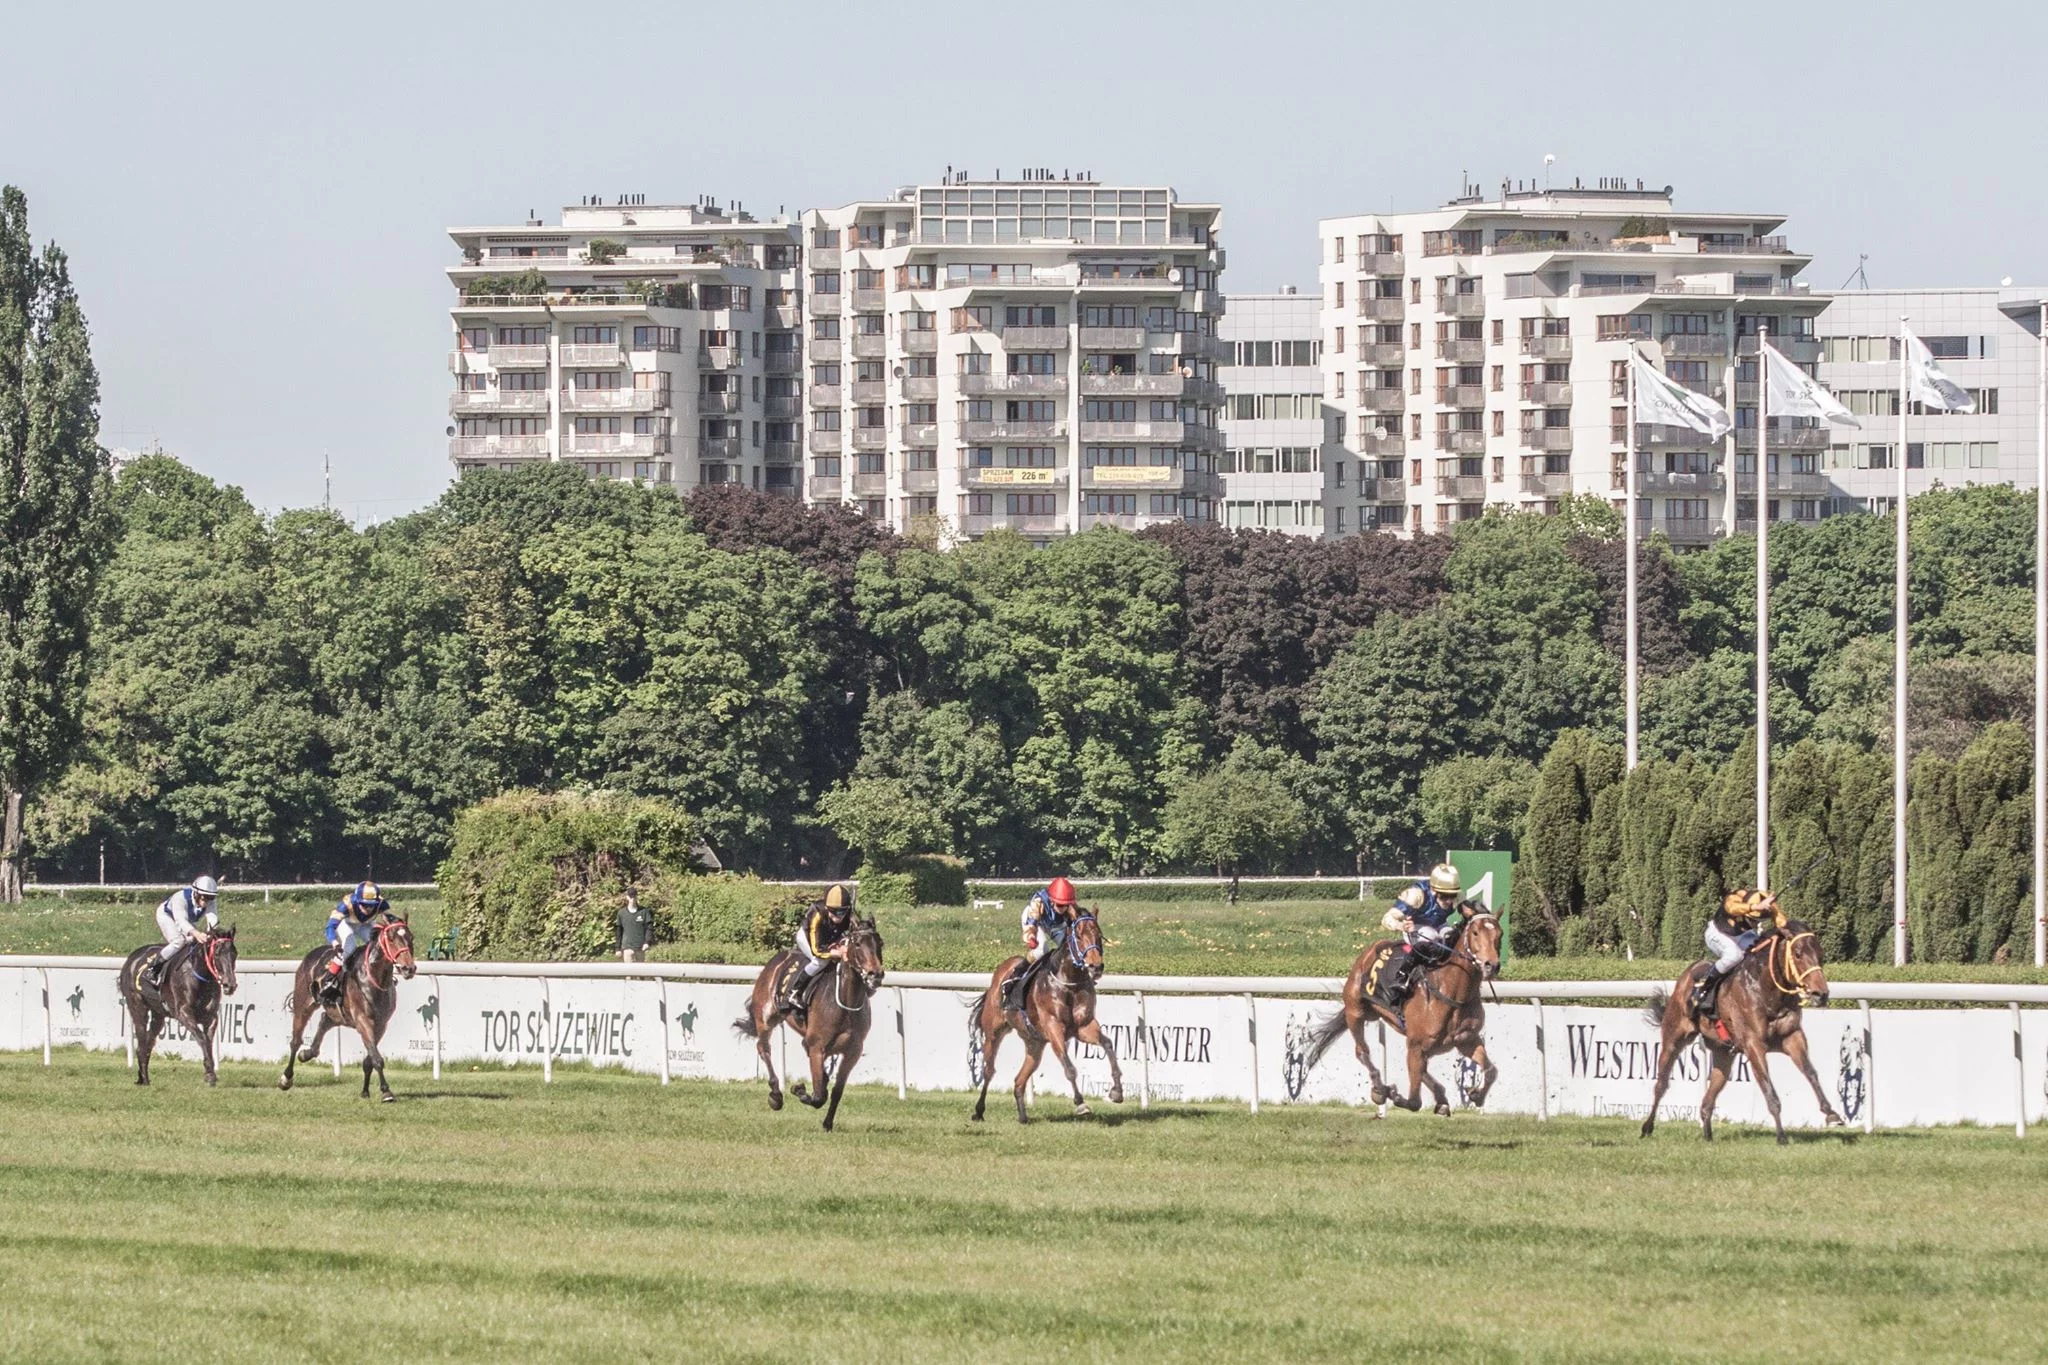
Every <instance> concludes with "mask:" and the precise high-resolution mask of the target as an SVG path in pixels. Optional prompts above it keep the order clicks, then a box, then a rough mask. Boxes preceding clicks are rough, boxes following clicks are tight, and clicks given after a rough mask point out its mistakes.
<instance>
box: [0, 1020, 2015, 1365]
mask: <svg viewBox="0 0 2048 1365" xmlns="http://www.w3.org/2000/svg"><path fill="white" fill-rule="evenodd" d="M1013 1060H1014V1058H1006V1059H1005V1069H1006V1070H1007V1066H1008V1063H1009V1062H1011V1061H1013ZM1333 1064H1334V1063H1333ZM274 1080H275V1072H274V1070H273V1069H271V1068H268V1067H258V1066H250V1065H230V1066H228V1067H226V1068H225V1069H224V1072H223V1084H222V1086H221V1088H220V1089H219V1090H218V1091H214V1092H207V1091H206V1090H205V1089H204V1088H203V1087H202V1086H201V1085H200V1084H199V1083H198V1075H197V1067H196V1065H195V1064H194V1063H191V1062H185V1061H179V1060H177V1059H168V1060H165V1061H163V1062H161V1063H159V1067H158V1083H157V1085H156V1086H155V1087H153V1088H151V1089H149V1090H146V1091H144V1090H138V1089H137V1088H136V1087H134V1086H133V1085H132V1084H130V1083H129V1081H128V1078H127V1077H126V1075H124V1073H123V1070H122V1066H121V1062H120V1059H119V1058H118V1057H114V1056H107V1055H104V1054H98V1055H94V1054H83V1053H77V1052H60V1053H59V1054H58V1059H57V1065H56V1066H55V1067H54V1068H52V1069H50V1070H47V1071H46V1070H45V1069H44V1068H43V1067H42V1065H41V1064H40V1059H39V1058H35V1057H32V1056H0V1285H4V1286H5V1300H6V1302H5V1311H4V1312H0V1353H4V1354H5V1355H6V1356H7V1357H9V1358H21V1359H35V1360H61V1359H106V1358H132V1357H140V1356H145V1355H146V1356H150V1357H153V1358H158V1359H178V1358H191V1359H195V1360H206V1361H209V1362H212V1361H220V1360H278V1359H294V1358H296V1359H332V1360H347V1361H351V1362H361V1361H372V1360H379V1359H388V1358H399V1359H423V1358H473V1359H508V1358H510V1359H547V1360H550V1361H569V1360H586V1359H620V1358H669V1359H674V1358H692V1359H724V1360H749V1359H774V1360H777V1361H788V1360H794V1359H808V1358H823V1357H832V1358H842V1359H864V1360H874V1359H891V1360H922V1359H934V1358H945V1359H948V1360H954V1361H957V1360H960V1359H963V1358H968V1359H975V1358H997V1359H1007V1358H1017V1359H1022V1358H1027V1357H1028V1358H1034V1359H1044V1358H1047V1357H1048V1356H1052V1355H1054V1354H1059V1353H1065V1354H1074V1355H1078V1356H1080V1357H1083V1358H1089V1359H1141V1358H1142V1359H1145V1360H1160V1359H1166V1358H1191V1357H1201V1358H1204V1359H1274V1358H1312V1357H1337V1356H1345V1357H1352V1358H1357V1357H1369V1358H1391V1359H1445V1360H1471V1359H1484V1358H1491V1359H1511V1358H1512V1359H1555V1360H1567V1359H1569V1360H1575V1361H1578V1360H1602V1359H1606V1360H1615V1361H1624V1360H1625V1361H1643V1360H1654V1359H1687V1358H1693V1359H1707V1358H1712V1359H1716V1360H1728V1359H1751V1358H1757V1359H1760V1358H1764V1357H1766V1356H1771V1357H1779V1358H1782V1357H1784V1356H1787V1355H1797V1356H1800V1357H1804V1358H1811V1359H1858V1360H1874V1359H1887V1358H1897V1359H1905V1358H1909V1357H1915V1358H1924V1357H1926V1356H1929V1355H1935V1356H1942V1357H1950V1358H1954V1357H1975V1358H2029V1359H2033V1358H2038V1355H2039V1349H2040V1340H2041V1330H2042V1329H2041V1323H2042V1321H2043V1313H2044V1310H2048V1219H2043V1217H2042V1216H2041V1215H2042V1211H2043V1209H2044V1207H2048V1144H2044V1143H2042V1142H2039V1141H2027V1142H2018V1141H2015V1140H2014V1139H2013V1138H2012V1136H2011V1135H2010V1133H2009V1132H1999V1131H1988V1130H1987V1131H1978V1130H1971V1131H1941V1132H1925V1131H1921V1132H1906V1133H1883V1134H1879V1135H1877V1136H1875V1137H1856V1138H1847V1139H1845V1138H1841V1137H1837V1136H1833V1135H1829V1136H1825V1137H1822V1136H1807V1135H1800V1136H1799V1137H1796V1138H1795V1140H1794V1144H1793V1146H1791V1147H1790V1148H1788V1149H1785V1150H1779V1149H1777V1148H1776V1147H1775V1146H1773V1145H1772V1144H1771V1142H1770V1140H1769V1138H1768V1136H1767V1135H1764V1134H1760V1133H1758V1132H1756V1131H1754V1130H1743V1129H1730V1130H1725V1136H1724V1139H1723V1140H1722V1141H1720V1142H1718V1143H1716V1144H1715V1145H1714V1146H1712V1147H1706V1146H1703V1145H1702V1144H1701V1143H1700V1142H1699V1141H1698V1140H1697V1138H1696V1136H1695V1134H1694V1132H1693V1131H1692V1130H1690V1129H1688V1128H1686V1127H1685V1126H1683V1125H1674V1126H1671V1127H1668V1128H1667V1129H1666V1130H1664V1131H1663V1132H1662V1133H1661V1134H1660V1135H1659V1137H1658V1138H1657V1139H1656V1140H1654V1141H1653V1142H1650V1143H1642V1142H1639V1141H1638V1140H1637V1139H1636V1138H1635V1137H1634V1135H1633V1130H1632V1128H1631V1127H1630V1126H1629V1125H1626V1124H1623V1123H1619V1122H1607V1121H1565V1122H1552V1123H1550V1124H1537V1123H1535V1122H1533V1121H1530V1120H1523V1119H1508V1118H1492V1117H1484V1116H1477V1115H1472V1114H1460V1115H1459V1116H1457V1117H1456V1118H1453V1119H1448V1120H1444V1119H1435V1118H1423V1117H1417V1116H1411V1115H1405V1114H1397V1115H1396V1116H1395V1117H1394V1118H1392V1119H1389V1120H1387V1121H1385V1122H1376V1121H1374V1120H1373V1119H1372V1118H1371V1117H1370V1116H1369V1114H1365V1113H1360V1112H1357V1111H1354V1110H1349V1109H1339V1108H1309V1107H1283V1108H1269V1109H1267V1110H1266V1111H1265V1112H1263V1113H1261V1114H1260V1115H1258V1116H1257V1117H1252V1116H1251V1115H1249V1114H1247V1113H1246V1112H1245V1111H1244V1110H1243V1109H1242V1108H1241V1107H1238V1106H1234V1105H1213V1106H1192V1107H1183V1106H1171V1105H1168V1106H1159V1107H1155V1108H1154V1109H1152V1110H1150V1111H1140V1110H1139V1109H1137V1107H1136V1106H1135V1105H1134V1104H1133V1105H1126V1106H1124V1107H1123V1108H1121V1109H1113V1108H1111V1107H1110V1106H1107V1105H1102V1106H1099V1110H1098V1114H1099V1116H1098V1118H1096V1119H1094V1120H1087V1121H1074V1120H1071V1119H1068V1118H1066V1117H1065V1115H1064V1109H1065V1106H1064V1105H1057V1104H1050V1103H1047V1102H1045V1101H1041V1102H1040V1104H1039V1107H1038V1109H1037V1110H1036V1111H1035V1112H1036V1113H1038V1114H1040V1115H1042V1116H1045V1117H1046V1118H1047V1119H1050V1120H1052V1121H1049V1122H1043V1123H1037V1124H1034V1125H1032V1126H1031V1127H1030V1128H1028V1129H1024V1130H1019V1129H1018V1128H1017V1127H1016V1125H1015V1123H1014V1122H1013V1121H1011V1120H1009V1119H1007V1118H1002V1117H1000V1113H1001V1111H1000V1110H997V1111H996V1114H997V1115H998V1116H997V1117H995V1118H993V1119H992V1121H991V1122H989V1123H988V1124H986V1125H975V1124H972V1123H969V1122H968V1121H967V1119H966V1111H967V1108H968V1101H967V1100H966V1099H965V1098H963V1097H961V1096H957V1095H913V1096H912V1098H911V1099H910V1100H909V1101H908V1102H901V1101H898V1100H897V1099H896V1098H895V1096H894V1094H893V1092H891V1091H887V1090H883V1089H880V1088H871V1087H865V1086H862V1087H857V1088H854V1089H850V1090H849V1092H848V1097H847V1100H846V1104H845V1107H844V1108H843V1109H842V1112H841V1124H842V1128H841V1131H839V1132H837V1133H834V1134H825V1133H822V1132H820V1131H819V1129H818V1126H817V1121H816V1116H815V1115H813V1114H811V1113H810V1112H809V1111H805V1110H801V1109H796V1108H795V1107H794V1106H792V1110H793V1112H784V1113H782V1114H770V1113H769V1112H768V1111H767V1108H766V1106H765V1104H764V1103H763V1100H762V1095H761V1092H760V1090H759V1089H758V1088H755V1087H751V1086H731V1085H722V1084H715V1083H688V1084H678V1085H675V1086H672V1087H668V1088H666V1089H664V1088H662V1087H660V1086H656V1085H650V1084H648V1082H647V1081H646V1080H645V1079H644V1078H626V1077H618V1076H612V1075H604V1074H593V1073H588V1072H583V1071H580V1070H575V1069H569V1068H563V1069H561V1070H558V1071H557V1072H556V1082H555V1084H554V1085H553V1086H550V1087H543V1086H542V1085H541V1084H540V1083H539V1077H538V1075H537V1074H536V1073H535V1072H533V1071H532V1070H530V1069H529V1070H525V1071H474V1072H464V1073H461V1074H451V1075H449V1076H448V1077H447V1078H445V1079H444V1080H443V1081H441V1082H435V1081H433V1080H432V1079H431V1078H430V1077H428V1076H427V1075H426V1074H424V1073H421V1072H416V1071H412V1070H407V1069H400V1068H394V1069H393V1071H392V1083H393V1086H394V1088H395V1089H397V1090H398V1091H399V1093H400V1095H401V1096H402V1099H403V1102H402V1103H399V1104H395V1105H374V1104H365V1103H363V1102H361V1101H359V1100H357V1099H356V1098H355V1091H356V1088H357V1086H358V1085H359V1083H360V1074H359V1073H352V1074H351V1075H349V1076H348V1077H347V1078H346V1079H345V1080H344V1081H343V1082H341V1083H340V1084H337V1083H335V1082H334V1081H333V1080H332V1079H331V1078H330V1077H329V1076H328V1075H327V1074H326V1073H325V1072H321V1071H314V1072H313V1073H311V1074H310V1075H305V1076H304V1077H303V1083H302V1088H301V1089H299V1090H296V1091H294V1092H293V1093H292V1094H290V1095H283V1094H279V1093H278V1092H277V1091H276V1090H275V1089H274Z"/></svg>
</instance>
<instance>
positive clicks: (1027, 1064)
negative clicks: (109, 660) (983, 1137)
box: [1010, 1038, 1045, 1123]
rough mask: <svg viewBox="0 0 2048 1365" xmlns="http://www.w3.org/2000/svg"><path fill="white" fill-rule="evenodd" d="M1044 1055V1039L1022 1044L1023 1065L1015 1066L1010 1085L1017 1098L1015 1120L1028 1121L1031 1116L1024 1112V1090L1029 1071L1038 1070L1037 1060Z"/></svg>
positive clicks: (1028, 1082) (1027, 1081) (1029, 1082)
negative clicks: (1015, 1077) (1015, 1073)
mask: <svg viewBox="0 0 2048 1365" xmlns="http://www.w3.org/2000/svg"><path fill="white" fill-rule="evenodd" d="M1044 1055H1045V1039H1043V1038H1039V1039H1036V1040H1033V1041H1027V1042H1026V1043H1025V1044H1024V1065H1023V1066H1021V1067H1019V1068H1017V1080H1016V1082H1015V1083H1014V1084H1013V1085H1011V1087H1010V1093H1011V1094H1013V1095H1015V1096H1016V1098H1017V1122H1019V1123H1029V1122H1031V1116H1030V1115H1029V1114H1026V1113H1025V1112H1024V1090H1025V1087H1027V1086H1029V1085H1030V1084H1031V1073H1032V1072H1034V1071H1036V1070H1038V1062H1039V1059H1040V1058H1041V1057H1043V1056H1044Z"/></svg>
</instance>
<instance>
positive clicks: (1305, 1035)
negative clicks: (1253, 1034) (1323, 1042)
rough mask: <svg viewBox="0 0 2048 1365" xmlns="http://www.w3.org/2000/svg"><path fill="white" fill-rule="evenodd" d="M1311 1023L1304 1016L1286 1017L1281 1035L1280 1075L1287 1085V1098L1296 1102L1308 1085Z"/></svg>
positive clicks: (1292, 1015) (1291, 1015)
mask: <svg viewBox="0 0 2048 1365" xmlns="http://www.w3.org/2000/svg"><path fill="white" fill-rule="evenodd" d="M1313 1031H1314V1030H1313V1027H1312V1021H1311V1020H1310V1019H1309V1018H1308V1017H1307V1016H1306V1015H1299V1014H1290V1015H1288V1016H1287V1029H1286V1031H1285V1033H1284V1035H1283V1039H1284V1041H1283V1044H1282V1049H1281V1053H1282V1061H1281V1064H1280V1068H1281V1069H1280V1074H1281V1076H1282V1077H1283V1078H1284V1079H1285V1081H1286V1083H1287V1098H1288V1099H1290V1100H1298V1099H1300V1098H1301V1092H1302V1090H1303V1089H1304V1088H1305V1087H1306V1086H1307V1085H1308V1050H1309V1047H1310V1046H1311V1039H1310V1035H1311V1034H1312V1033H1313Z"/></svg>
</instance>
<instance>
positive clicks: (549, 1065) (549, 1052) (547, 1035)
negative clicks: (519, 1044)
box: [540, 977, 555, 1085]
mask: <svg viewBox="0 0 2048 1365" xmlns="http://www.w3.org/2000/svg"><path fill="white" fill-rule="evenodd" d="M540 1029H541V1039H540V1079H541V1083H542V1084H543V1085H552V1084H553V1083H554V1079H555V997H554V994H553V993H552V992H551V991H550V990H549V989H548V979H547V978H546V977H542V978H541V979H540Z"/></svg>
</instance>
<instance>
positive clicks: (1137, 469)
mask: <svg viewBox="0 0 2048 1365" xmlns="http://www.w3.org/2000/svg"><path fill="white" fill-rule="evenodd" d="M1179 472H1180V471H1179V470H1177V469H1175V468H1174V467H1173V466H1172V465H1170V464H1099V465H1097V466H1095V468H1093V469H1091V470H1089V471H1088V475H1089V477H1090V478H1092V479H1093V480H1094V481H1095V482H1096V484H1097V485H1098V486H1099V485H1102V484H1109V483H1172V482H1173V476H1174V475H1175V474H1178V473H1179Z"/></svg>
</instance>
